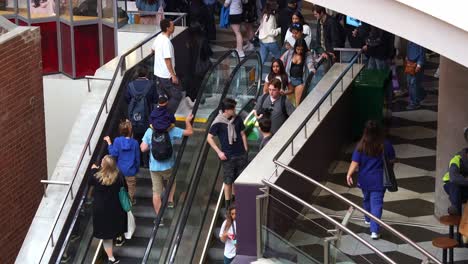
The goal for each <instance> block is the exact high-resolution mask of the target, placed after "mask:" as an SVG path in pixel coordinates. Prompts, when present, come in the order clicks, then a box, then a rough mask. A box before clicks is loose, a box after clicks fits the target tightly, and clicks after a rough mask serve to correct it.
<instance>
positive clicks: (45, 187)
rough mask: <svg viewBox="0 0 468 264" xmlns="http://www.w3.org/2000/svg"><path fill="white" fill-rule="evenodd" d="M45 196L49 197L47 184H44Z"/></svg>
mask: <svg viewBox="0 0 468 264" xmlns="http://www.w3.org/2000/svg"><path fill="white" fill-rule="evenodd" d="M43 186H44V197H47V184H44V185H43Z"/></svg>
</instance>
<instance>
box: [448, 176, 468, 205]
mask: <svg viewBox="0 0 468 264" xmlns="http://www.w3.org/2000/svg"><path fill="white" fill-rule="evenodd" d="M444 190H445V192H446V193H447V194H448V196H449V200H450V204H451V205H452V206H453V207H455V208H456V209H457V210H458V212H462V203H464V202H466V201H467V200H468V186H461V185H458V184H455V183H452V182H447V183H445V184H444Z"/></svg>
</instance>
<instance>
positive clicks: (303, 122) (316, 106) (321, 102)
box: [273, 51, 361, 173]
mask: <svg viewBox="0 0 468 264" xmlns="http://www.w3.org/2000/svg"><path fill="white" fill-rule="evenodd" d="M360 53H361V51H359V52H357V53H356V54H354V56H353V58H352V59H351V62H350V63H349V65H348V66H346V68H345V69H344V71H343V72H342V73H341V74H340V75H339V76H338V78H337V79H336V80H335V81H334V82H333V84H332V86H331V87H330V88H329V89H328V91H327V92H326V93H325V94H324V95H323V96H322V98H321V99H320V101H319V102H318V103H317V105H315V107H314V108H313V109H312V111H311V112H310V113H309V114H308V115H307V116H306V117H305V118H304V121H302V123H301V124H300V125H299V126H298V128H297V129H296V130H295V131H294V133H293V134H292V135H291V136H290V137H289V139H288V140H287V141H286V143H284V145H283V146H282V147H281V149H280V150H279V151H278V153H277V154H276V155H275V156H274V157H273V161H277V160H278V159H279V157H280V156H281V155H282V154H283V153H284V151H285V150H286V148H287V147H288V146H289V145H290V144H291V143H292V142H293V140H294V139H295V138H296V136H297V135H299V133H300V132H301V130H302V128H304V127H305V126H306V124H307V122H309V120H310V119H311V118H312V116H314V114H315V113H316V112H317V111H319V109H320V106H322V104H323V102H325V100H327V98H328V96H329V95H330V94H331V93H332V92H333V90H334V89H335V88H336V87H337V86H338V84H339V83H340V82H341V81H342V79H343V77H344V76H345V75H346V74H347V73H348V71H349V70H350V69H351V68H352V67H353V66H354V63H355V62H356V61H357V58H358V55H359V54H360ZM276 173H278V171H276Z"/></svg>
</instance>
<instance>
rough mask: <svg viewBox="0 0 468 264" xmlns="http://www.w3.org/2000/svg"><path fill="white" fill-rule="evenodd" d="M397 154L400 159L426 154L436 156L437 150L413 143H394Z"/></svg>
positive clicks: (424, 155)
mask: <svg viewBox="0 0 468 264" xmlns="http://www.w3.org/2000/svg"><path fill="white" fill-rule="evenodd" d="M393 147H394V148H395V152H396V156H397V158H398V159H407V158H417V157H426V156H435V155H436V151H435V150H432V149H427V148H423V147H419V146H416V145H413V144H399V145H394V146H393Z"/></svg>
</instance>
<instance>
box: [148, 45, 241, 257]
mask: <svg viewBox="0 0 468 264" xmlns="http://www.w3.org/2000/svg"><path fill="white" fill-rule="evenodd" d="M232 54H234V55H235V58H236V59H237V61H238V62H239V55H238V53H237V51H235V50H229V51H226V53H225V54H223V55H222V56H221V57H220V58H219V59H218V60H217V61H216V63H214V64H213V65H211V67H210V69H209V70H208V71H207V73H206V74H205V76H204V78H203V81H202V84H201V85H200V87H203V88H204V87H205V86H206V85H207V84H208V81H209V77H210V76H211V73H213V71H214V69H216V67H217V66H218V65H219V64H220V63H221V62H223V61H224V60H225V59H226V58H228V57H229V56H232ZM203 92H204V89H200V90H199V91H198V94H197V99H196V101H195V105H194V106H193V109H192V114H193V113H196V112H197V110H198V106H199V104H200V101H201V97H202V95H203ZM223 94H224V91H223ZM221 100H222V97H221ZM220 103H221V101H220ZM218 108H219V106H218V107H217V108H216V109H215V111H213V113H215V112H216V111H217V109H218ZM212 116H213V114H211V115H210V117H209V118H208V121H207V123H208V124H210V123H211V122H212V120H213V119H214V116H213V117H212ZM192 123H193V120H192ZM206 133H208V130H207V131H206ZM205 138H206V135H205ZM186 141H187V137H184V139H183V141H182V144H181V147H180V152H179V153H180V154H179V155H177V158H176V160H175V163H174V166H173V170H172V173H171V177H170V178H169V182H168V184H167V187H166V189H167V190H170V189H171V188H172V186H173V184H174V182H175V176H176V175H177V171H178V168H179V164H180V162H181V159H182V154H183V151H184V149H185V145H186ZM198 157H199V158H198V160H199V159H200V157H201V156H200V155H199V156H198ZM198 160H197V163H198ZM192 178H193V177H192ZM169 193H170V192H165V194H164V196H163V197H162V200H161V208H160V209H159V214H158V215H157V216H156V220H155V224H154V226H153V230H152V231H151V235H150V240H149V241H148V244H147V246H146V250H145V254H144V256H143V259H142V262H141V263H146V262H147V261H148V259H149V256H150V254H151V249H152V247H153V243H154V241H155V239H156V236H157V233H158V230H159V224H160V223H161V219H162V218H163V217H162V216H163V215H164V212H165V209H166V207H167V203H168V200H169V199H168V198H169ZM186 200H187V199H186ZM186 200H185V201H186ZM184 203H185V202H184ZM179 218H180V217H179Z"/></svg>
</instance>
